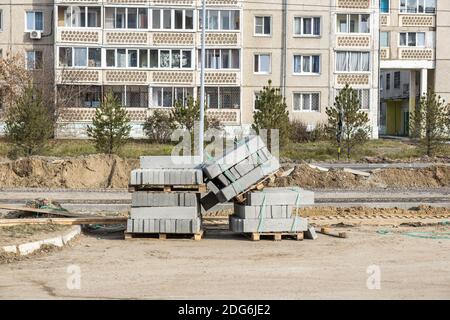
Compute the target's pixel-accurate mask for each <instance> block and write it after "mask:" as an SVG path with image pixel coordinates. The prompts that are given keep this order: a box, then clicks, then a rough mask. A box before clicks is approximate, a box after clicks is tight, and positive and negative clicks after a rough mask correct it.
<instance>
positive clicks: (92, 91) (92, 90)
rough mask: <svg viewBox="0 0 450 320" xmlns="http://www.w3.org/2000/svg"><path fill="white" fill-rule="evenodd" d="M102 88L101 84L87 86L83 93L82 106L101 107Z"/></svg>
mask: <svg viewBox="0 0 450 320" xmlns="http://www.w3.org/2000/svg"><path fill="white" fill-rule="evenodd" d="M101 92H102V88H101V87H100V86H89V87H86V89H85V90H83V91H82V92H80V93H81V98H82V106H83V107H86V108H97V107H100V101H101Z"/></svg>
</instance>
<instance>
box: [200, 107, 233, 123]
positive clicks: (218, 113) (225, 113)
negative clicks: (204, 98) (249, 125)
mask: <svg viewBox="0 0 450 320" xmlns="http://www.w3.org/2000/svg"><path fill="white" fill-rule="evenodd" d="M206 114H207V115H208V116H211V117H214V118H215V119H217V120H219V121H220V122H221V123H222V124H224V125H236V124H239V123H241V110H240V109H208V110H207V111H206Z"/></svg>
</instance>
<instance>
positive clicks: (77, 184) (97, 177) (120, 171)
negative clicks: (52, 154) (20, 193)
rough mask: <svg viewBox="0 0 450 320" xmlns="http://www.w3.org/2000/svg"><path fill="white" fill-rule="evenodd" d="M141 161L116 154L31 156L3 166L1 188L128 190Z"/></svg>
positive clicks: (0, 174)
mask: <svg viewBox="0 0 450 320" xmlns="http://www.w3.org/2000/svg"><path fill="white" fill-rule="evenodd" d="M137 167H139V160H134V159H122V158H120V157H118V156H114V155H102V154H97V155H89V156H81V157H68V158H49V157H30V158H23V159H19V160H15V161H9V162H2V163H0V188H52V189H57V188H70V189H91V188H92V189H99V188H126V187H127V185H128V180H129V174H130V171H131V170H132V169H135V168H137Z"/></svg>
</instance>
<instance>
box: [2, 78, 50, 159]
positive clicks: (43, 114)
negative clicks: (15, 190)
mask: <svg viewBox="0 0 450 320" xmlns="http://www.w3.org/2000/svg"><path fill="white" fill-rule="evenodd" d="M53 130H54V117H53V115H52V113H51V111H50V109H49V108H48V107H47V106H46V105H45V104H44V102H43V99H42V94H41V92H40V91H39V90H36V89H35V88H34V87H33V85H31V84H28V85H26V86H25V88H24V90H23V92H22V93H21V94H20V95H19V96H18V97H17V100H16V102H15V103H14V105H12V106H10V107H9V108H8V109H7V112H6V120H5V136H6V138H7V139H8V141H10V142H11V143H12V144H13V145H14V149H13V154H12V155H13V156H17V155H25V156H31V155H35V154H38V153H39V152H41V151H42V150H43V149H44V148H45V146H46V144H47V142H48V140H49V139H50V138H51V137H52V136H53V134H54V132H53Z"/></svg>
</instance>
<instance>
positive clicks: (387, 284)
mask: <svg viewBox="0 0 450 320" xmlns="http://www.w3.org/2000/svg"><path fill="white" fill-rule="evenodd" d="M339 230H341V231H346V232H348V234H349V237H348V238H347V239H339V238H333V237H329V236H325V235H319V239H318V240H316V241H311V240H304V241H293V240H283V241H281V242H274V241H259V242H252V241H249V240H248V239H246V238H244V237H242V236H239V235H233V234H230V233H229V232H228V231H225V230H219V229H215V230H213V231H210V232H207V233H206V238H205V239H204V240H202V241H191V240H166V241H159V240H148V239H142V240H132V241H123V240H122V236H121V235H120V234H119V233H117V234H101V233H95V234H87V235H83V236H81V237H80V238H79V239H78V240H76V242H75V243H74V245H72V246H70V247H66V248H64V249H62V250H58V251H53V252H49V253H46V254H45V255H37V256H35V257H33V258H32V259H24V260H22V261H16V262H14V263H11V264H1V265H0V298H1V299H10V298H13V299H14V298H16V299H28V298H38V299H59V298H60V299H72V298H73V299H98V298H104V299H248V298H254V299H306V298H310V299H319V298H320V299H325V298H331V299H344V298H350V299H408V298H411V299H419V298H424V299H435V298H444V299H448V298H450V286H449V285H448V284H449V283H450V264H449V263H448V262H449V261H450V250H449V249H450V241H449V240H438V239H421V238H414V237H409V236H406V234H405V233H406V232H418V231H421V232H425V231H443V230H448V228H446V227H445V226H440V227H437V226H432V227H423V228H412V227H397V228H392V227H383V228H382V229H381V227H379V226H359V227H343V228H342V227H341V228H339ZM380 231H381V232H380ZM73 265H76V266H78V267H79V268H80V269H79V270H80V279H81V282H80V284H81V287H80V289H72V290H70V289H68V287H67V283H68V281H69V277H70V275H71V274H70V273H68V267H69V266H73ZM374 266H375V268H379V271H380V280H381V282H380V284H381V287H380V289H379V290H377V289H373V290H370V289H368V286H367V282H368V278H369V277H370V276H371V274H370V273H368V271H369V272H371V270H373V268H374Z"/></svg>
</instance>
